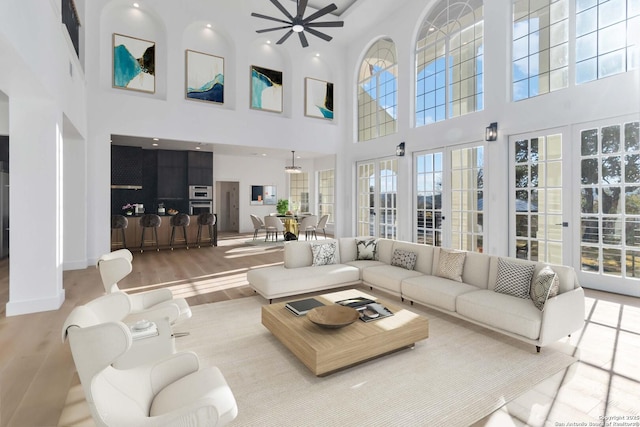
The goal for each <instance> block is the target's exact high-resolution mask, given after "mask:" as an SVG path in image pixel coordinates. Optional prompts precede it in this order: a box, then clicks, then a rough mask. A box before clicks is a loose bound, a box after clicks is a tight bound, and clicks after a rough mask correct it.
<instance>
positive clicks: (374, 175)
mask: <svg viewBox="0 0 640 427" xmlns="http://www.w3.org/2000/svg"><path fill="white" fill-rule="evenodd" d="M357 175H358V178H357V186H358V188H357V194H358V201H357V211H358V215H357V231H358V236H376V237H384V238H388V239H395V238H396V236H397V217H398V215H397V214H398V208H397V193H398V160H397V159H396V158H385V159H377V160H371V161H366V162H358V164H357Z"/></svg>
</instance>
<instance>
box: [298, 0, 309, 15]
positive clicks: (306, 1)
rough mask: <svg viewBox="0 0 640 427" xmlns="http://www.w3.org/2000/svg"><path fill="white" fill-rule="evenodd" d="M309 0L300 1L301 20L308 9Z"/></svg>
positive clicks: (299, 12)
mask: <svg viewBox="0 0 640 427" xmlns="http://www.w3.org/2000/svg"><path fill="white" fill-rule="evenodd" d="M307 3H308V0H299V1H298V15H297V16H299V17H300V18H302V17H303V16H304V11H305V9H306V8H307Z"/></svg>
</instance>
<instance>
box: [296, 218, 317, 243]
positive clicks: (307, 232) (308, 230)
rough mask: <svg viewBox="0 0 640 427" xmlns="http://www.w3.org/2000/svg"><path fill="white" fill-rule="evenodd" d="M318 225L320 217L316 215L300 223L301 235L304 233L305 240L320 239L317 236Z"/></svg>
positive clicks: (303, 219)
mask: <svg viewBox="0 0 640 427" xmlns="http://www.w3.org/2000/svg"><path fill="white" fill-rule="evenodd" d="M317 224H318V217H317V216H315V215H309V216H305V217H304V218H302V221H300V233H302V232H303V231H304V238H305V240H309V239H310V238H311V237H312V236H313V237H315V238H316V240H317V239H318V236H316V225H317Z"/></svg>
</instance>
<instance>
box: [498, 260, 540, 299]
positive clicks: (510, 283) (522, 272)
mask: <svg viewBox="0 0 640 427" xmlns="http://www.w3.org/2000/svg"><path fill="white" fill-rule="evenodd" d="M534 269H535V265H533V264H524V263H516V262H511V261H507V260H506V259H502V258H498V275H497V277H496V286H495V288H494V289H493V290H494V291H496V292H499V293H501V294H507V295H512V296H514V297H518V298H529V288H530V287H531V276H533V270H534Z"/></svg>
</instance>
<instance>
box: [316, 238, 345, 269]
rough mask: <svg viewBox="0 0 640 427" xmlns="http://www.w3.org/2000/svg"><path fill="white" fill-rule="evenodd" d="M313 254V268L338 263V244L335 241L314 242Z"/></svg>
mask: <svg viewBox="0 0 640 427" xmlns="http://www.w3.org/2000/svg"><path fill="white" fill-rule="evenodd" d="M311 253H312V254H313V261H312V263H311V265H312V266H318V265H331V264H337V263H338V256H337V254H338V244H337V243H336V242H335V241H333V242H327V243H319V242H312V243H311Z"/></svg>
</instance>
